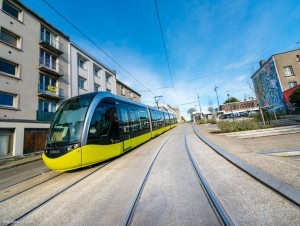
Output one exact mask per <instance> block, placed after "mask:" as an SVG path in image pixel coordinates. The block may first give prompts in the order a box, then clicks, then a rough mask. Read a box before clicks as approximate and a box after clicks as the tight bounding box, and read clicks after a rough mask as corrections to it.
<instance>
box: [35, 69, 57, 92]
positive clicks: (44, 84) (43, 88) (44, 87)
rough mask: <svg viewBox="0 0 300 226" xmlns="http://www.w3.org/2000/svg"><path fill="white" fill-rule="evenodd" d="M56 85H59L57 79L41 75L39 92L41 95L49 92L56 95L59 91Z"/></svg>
mask: <svg viewBox="0 0 300 226" xmlns="http://www.w3.org/2000/svg"><path fill="white" fill-rule="evenodd" d="M56 83H57V80H56V79H53V78H51V77H48V76H46V75H42V74H41V75H40V81H39V92H40V93H44V92H49V93H54V94H56V90H57V88H56Z"/></svg>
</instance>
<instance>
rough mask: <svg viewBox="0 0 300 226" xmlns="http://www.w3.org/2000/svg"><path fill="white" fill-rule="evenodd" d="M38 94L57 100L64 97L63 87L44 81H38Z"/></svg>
mask: <svg viewBox="0 0 300 226" xmlns="http://www.w3.org/2000/svg"><path fill="white" fill-rule="evenodd" d="M38 95H39V96H43V97H50V98H52V99H57V100H61V99H64V97H65V95H64V90H63V89H61V88H57V87H55V86H51V85H48V84H45V83H39V90H38Z"/></svg>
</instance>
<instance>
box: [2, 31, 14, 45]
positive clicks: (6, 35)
mask: <svg viewBox="0 0 300 226" xmlns="http://www.w3.org/2000/svg"><path fill="white" fill-rule="evenodd" d="M1 40H2V41H4V42H6V43H8V44H10V45H12V46H15V47H17V41H18V38H17V37H16V36H14V35H11V34H10V33H8V32H7V31H5V30H3V29H2V30H1Z"/></svg>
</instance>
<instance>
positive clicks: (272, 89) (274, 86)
mask: <svg viewBox="0 0 300 226" xmlns="http://www.w3.org/2000/svg"><path fill="white" fill-rule="evenodd" d="M252 82H253V85H254V89H255V93H256V97H257V99H258V102H259V104H260V106H270V105H273V106H274V107H275V108H282V107H284V102H283V98H282V90H281V86H280V83H279V79H278V75H277V72H276V68H275V62H274V60H273V57H272V58H270V59H269V60H268V61H267V62H266V63H265V64H264V66H263V67H262V68H260V69H259V71H258V72H257V73H256V74H255V75H254V76H253V77H252Z"/></svg>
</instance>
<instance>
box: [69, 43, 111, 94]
mask: <svg viewBox="0 0 300 226" xmlns="http://www.w3.org/2000/svg"><path fill="white" fill-rule="evenodd" d="M69 51H70V52H69V55H70V64H69V67H70V80H71V81H70V84H71V88H70V93H69V96H71V97H73V96H77V95H80V94H85V93H88V92H99V91H105V92H111V93H113V94H116V72H115V71H114V70H111V69H109V68H108V67H106V66H105V65H103V64H102V63H101V62H99V61H98V60H97V59H96V58H94V57H93V56H91V55H90V54H89V53H87V52H86V51H84V50H83V49H81V48H80V47H78V46H77V45H75V44H74V43H70V48H69Z"/></svg>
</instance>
